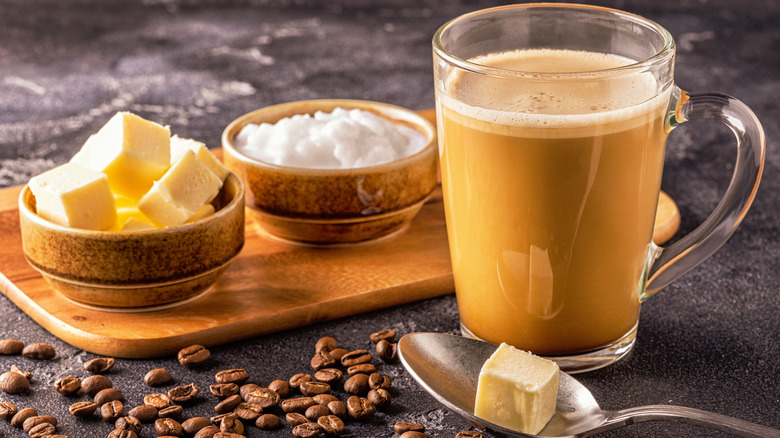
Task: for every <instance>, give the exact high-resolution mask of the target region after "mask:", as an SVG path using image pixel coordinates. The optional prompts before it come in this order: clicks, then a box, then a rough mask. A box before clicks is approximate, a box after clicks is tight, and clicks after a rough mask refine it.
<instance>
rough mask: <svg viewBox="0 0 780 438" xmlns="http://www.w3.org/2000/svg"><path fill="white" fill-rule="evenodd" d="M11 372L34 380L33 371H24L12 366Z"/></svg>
mask: <svg viewBox="0 0 780 438" xmlns="http://www.w3.org/2000/svg"><path fill="white" fill-rule="evenodd" d="M11 372H12V373H19V374H21V375H23V376H24V377H25V378H26V379H27V380H32V378H33V373H32V372H31V371H24V370H23V369H21V368H19V367H18V366H16V365H11Z"/></svg>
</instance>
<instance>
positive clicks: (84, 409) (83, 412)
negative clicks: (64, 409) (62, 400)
mask: <svg viewBox="0 0 780 438" xmlns="http://www.w3.org/2000/svg"><path fill="white" fill-rule="evenodd" d="M97 408H98V405H97V403H95V402H90V401H80V402H76V403H73V404H72V405H70V407H69V408H68V412H70V415H73V416H74V417H79V418H85V417H89V416H90V415H92V414H94V413H95V411H96V410H97Z"/></svg>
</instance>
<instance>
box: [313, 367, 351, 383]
mask: <svg viewBox="0 0 780 438" xmlns="http://www.w3.org/2000/svg"><path fill="white" fill-rule="evenodd" d="M343 377H344V372H343V371H341V370H340V369H338V368H323V369H321V370H319V371H317V372H316V373H314V378H315V379H316V380H317V381H319V382H324V383H327V384H328V385H330V386H333V385H335V384H337V383H339V382H340V381H341V379H342V378H343Z"/></svg>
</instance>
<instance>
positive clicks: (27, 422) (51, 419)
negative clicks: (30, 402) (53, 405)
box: [22, 415, 57, 432]
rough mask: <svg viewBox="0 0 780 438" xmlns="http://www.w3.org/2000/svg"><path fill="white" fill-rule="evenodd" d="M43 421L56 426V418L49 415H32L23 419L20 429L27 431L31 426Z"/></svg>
mask: <svg viewBox="0 0 780 438" xmlns="http://www.w3.org/2000/svg"><path fill="white" fill-rule="evenodd" d="M43 423H49V424H52V425H54V426H56V425H57V419H56V418H55V417H52V416H51V415H33V416H32V417H29V418H27V419H26V420H24V423H22V429H23V430H24V431H25V432H29V431H30V429H32V428H33V427H35V426H37V425H39V424H43Z"/></svg>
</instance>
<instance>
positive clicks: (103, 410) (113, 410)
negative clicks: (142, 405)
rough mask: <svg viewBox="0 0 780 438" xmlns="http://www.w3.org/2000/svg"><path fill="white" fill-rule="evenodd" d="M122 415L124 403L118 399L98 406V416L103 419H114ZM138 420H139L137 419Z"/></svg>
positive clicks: (109, 420)
mask: <svg viewBox="0 0 780 438" xmlns="http://www.w3.org/2000/svg"><path fill="white" fill-rule="evenodd" d="M95 404H96V405H97V403H95ZM123 415H125V404H124V403H122V402H121V401H119V400H112V401H110V402H108V403H106V404H104V405H103V406H100V418H102V419H103V420H105V421H108V422H111V421H116V420H117V419H119V417H121V416H123ZM136 418H137V417H136ZM138 421H141V420H140V419H139V420H138Z"/></svg>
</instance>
